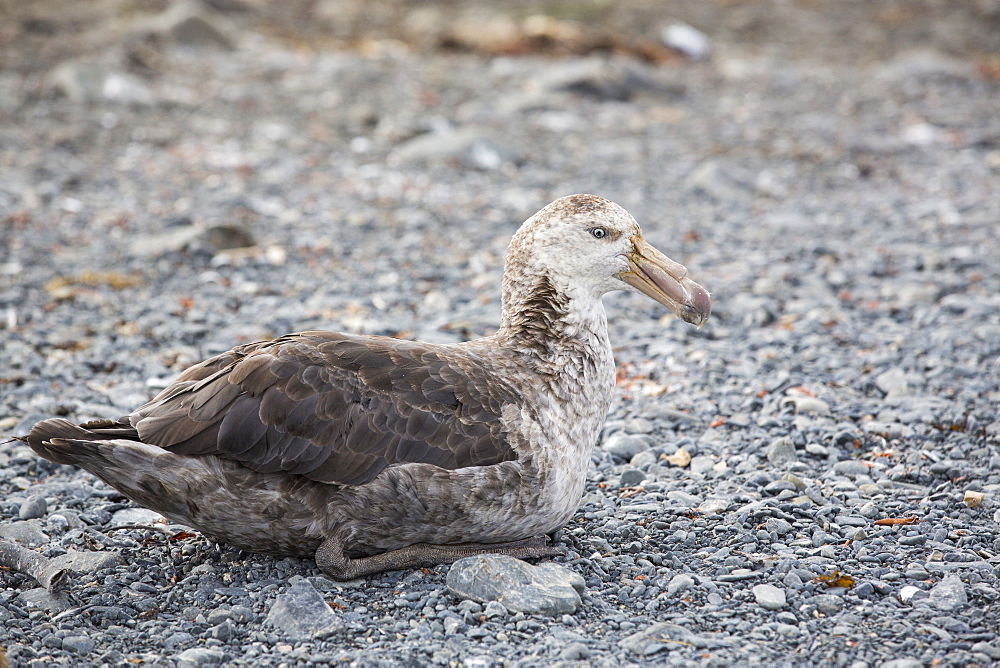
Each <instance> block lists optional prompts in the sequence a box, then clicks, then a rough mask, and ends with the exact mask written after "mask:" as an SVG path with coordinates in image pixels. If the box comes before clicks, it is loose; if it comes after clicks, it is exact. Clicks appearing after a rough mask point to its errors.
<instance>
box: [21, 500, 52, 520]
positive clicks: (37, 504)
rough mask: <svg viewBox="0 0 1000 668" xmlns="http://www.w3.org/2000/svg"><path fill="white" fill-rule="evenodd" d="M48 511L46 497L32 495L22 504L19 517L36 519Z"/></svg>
mask: <svg viewBox="0 0 1000 668" xmlns="http://www.w3.org/2000/svg"><path fill="white" fill-rule="evenodd" d="M47 512H48V504H47V503H46V502H45V497H43V496H38V495H32V496H29V497H28V498H27V499H25V501H24V503H22V504H21V508H20V509H19V510H18V513H17V515H18V517H20V518H21V519H22V520H34V519H38V518H40V517H45V514H46V513H47Z"/></svg>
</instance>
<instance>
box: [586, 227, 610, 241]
mask: <svg viewBox="0 0 1000 668" xmlns="http://www.w3.org/2000/svg"><path fill="white" fill-rule="evenodd" d="M590 233H591V234H592V235H594V238H595V239H603V238H604V237H606V236H608V231H607V230H606V229H604V228H603V227H592V228H590Z"/></svg>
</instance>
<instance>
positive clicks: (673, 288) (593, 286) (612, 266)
mask: <svg viewBox="0 0 1000 668" xmlns="http://www.w3.org/2000/svg"><path fill="white" fill-rule="evenodd" d="M687 273H688V272H687V269H686V268H685V267H684V266H683V265H681V264H679V263H677V262H674V261H673V260H671V259H670V258H668V257H667V256H666V255H664V254H663V253H661V252H660V251H658V250H656V249H655V248H653V247H652V246H650V245H649V244H648V243H646V241H645V239H643V238H642V230H641V229H640V228H639V224H638V223H637V222H635V219H634V218H633V217H632V216H631V215H630V214H629V213H628V211H626V210H625V209H623V208H622V207H620V206H618V205H617V204H615V203H614V202H611V201H609V200H606V199H604V198H603V197H597V196H596V195H570V196H569V197H563V198H561V199H557V200H556V201H554V202H552V203H551V204H549V205H548V206H546V207H545V208H544V209H542V210H541V211H539V212H538V213H536V214H535V215H534V216H532V217H531V218H529V219H528V220H527V221H525V223H524V224H523V225H522V226H521V228H520V229H519V230H518V231H517V233H515V234H514V238H513V239H512V240H511V243H510V247H509V248H508V250H507V258H506V264H505V272H504V289H503V292H504V294H503V297H504V304H505V308H508V307H511V308H517V306H516V304H519V303H522V302H524V301H525V299H530V298H531V295H532V293H533V292H537V291H538V290H539V288H540V287H541V288H542V289H543V290H544V291H546V292H548V291H551V292H552V293H553V294H554V295H556V296H562V297H563V298H566V299H568V300H570V301H572V300H575V299H580V298H582V299H588V300H597V299H600V297H601V296H602V295H604V294H605V293H608V292H612V291H614V290H630V291H633V292H639V293H642V294H645V295H647V296H649V297H651V298H653V299H655V300H656V301H658V302H659V303H661V304H663V305H664V306H666V307H667V308H669V309H670V310H671V311H673V312H674V313H675V314H677V316H678V317H680V318H682V319H683V320H685V321H687V322H690V323H692V324H695V325H701V324H703V323H704V322H705V321H706V320H707V319H708V316H709V313H710V312H711V299H710V297H709V294H708V292H707V291H706V290H705V289H704V288H702V287H701V286H700V285H698V284H697V283H695V282H694V281H692V280H691V279H690V278H688V276H687Z"/></svg>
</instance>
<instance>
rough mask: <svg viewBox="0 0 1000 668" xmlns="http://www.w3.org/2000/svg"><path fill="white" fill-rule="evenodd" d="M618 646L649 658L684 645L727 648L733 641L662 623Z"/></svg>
mask: <svg viewBox="0 0 1000 668" xmlns="http://www.w3.org/2000/svg"><path fill="white" fill-rule="evenodd" d="M618 644H619V645H621V646H622V647H624V648H625V649H627V650H629V651H631V652H632V653H634V654H637V655H639V656H641V657H648V656H652V655H653V654H657V653H659V652H662V651H663V650H673V649H678V648H679V647H681V646H684V645H687V646H690V647H694V648H696V649H715V648H718V647H727V646H729V645H730V644H731V641H729V640H728V639H726V638H722V637H718V636H717V635H715V634H708V633H705V634H696V633H692V632H691V631H689V630H687V629H685V628H684V627H683V626H679V625H677V624H671V623H669V622H662V623H659V624H653V625H652V626H649V627H647V628H646V629H644V630H642V631H638V632H636V633H634V634H632V635H630V636H628V637H627V638H625V639H623V640H621V641H620V642H619V643H618Z"/></svg>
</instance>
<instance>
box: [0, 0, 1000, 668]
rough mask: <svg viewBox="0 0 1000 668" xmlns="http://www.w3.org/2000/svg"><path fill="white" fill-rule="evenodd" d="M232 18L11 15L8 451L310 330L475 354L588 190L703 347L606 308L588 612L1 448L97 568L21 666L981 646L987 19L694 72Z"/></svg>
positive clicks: (995, 421) (30, 494)
mask: <svg viewBox="0 0 1000 668" xmlns="http://www.w3.org/2000/svg"><path fill="white" fill-rule="evenodd" d="M153 4H155V3H153ZM161 4H162V3H161ZM215 4H216V6H218V7H222V8H223V9H228V10H233V8H234V7H237V8H238V7H242V10H241V11H239V12H237V11H229V12H228V13H226V14H224V15H223V16H222V19H219V18H217V17H215V16H208V17H207V18H205V19H204V21H205V24H204V25H207V26H208V28H207V29H205V30H202V31H201V32H199V31H198V30H194V31H190V30H189V31H188V32H184V31H183V30H180V29H177V28H176V26H175V27H174V28H173V29H172V28H171V27H170V26H167V27H164V25H163V24H157V25H153V26H151V27H150V26H146V27H142V26H145V25H146V24H145V23H143V22H144V21H148V20H149V16H146V15H142V16H124V17H118V18H119V22H118V23H115V24H114V25H115V28H114V30H112V28H107V30H108V31H109V32H107V35H108V37H107V39H106V40H104V41H103V42H101V40H95V38H94V36H95V34H96V33H95V32H94V30H91V31H90V32H88V33H87V35H88V38H89V39H90V40H91V42H92V43H95V42H96V43H98V44H99V48H96V47H93V46H91V47H90V48H89V50H88V51H87V52H86V53H85V54H84V56H83V57H82V58H77V59H71V60H62V61H61V62H59V61H57V60H53V58H54V56H52V54H58V55H59V58H60V59H62V58H64V57H65V56H66V54H65V53H64V51H65V48H64V47H65V44H64V43H60V32H59V31H60V26H61V25H62V24H60V23H59V22H58V21H56V20H55V19H53V20H52V21H50V22H48V23H46V22H44V21H42V22H39V21H40V19H37V18H35V19H32V20H33V21H35V22H29V21H28V20H27V19H25V20H23V21H22V22H21V24H20V25H21V27H22V29H23V33H24V34H23V35H20V36H18V35H15V37H17V38H18V39H22V40H29V39H30V40H33V42H31V43H32V44H34V45H35V47H38V45H40V44H41V45H44V44H49V45H52V48H50V49H49V50H48V51H46V50H45V49H41V48H40V47H39V49H40V50H37V51H33V52H32V53H33V54H34V56H33V57H32V58H25V59H23V60H22V61H18V62H20V63H21V65H19V67H10V68H8V69H6V70H0V118H2V119H3V122H2V123H0V438H6V437H8V436H10V435H14V434H20V433H24V432H25V431H26V429H27V428H28V427H29V426H30V425H31V424H32V423H33V422H34V421H36V420H37V419H40V418H42V417H46V416H51V415H64V416H67V417H69V418H71V419H73V420H80V421H82V420H86V419H91V418H96V417H117V416H118V415H120V414H122V413H125V412H127V411H128V410H129V409H131V408H133V407H135V406H136V405H138V404H140V403H142V402H143V401H144V400H145V399H146V398H147V397H148V396H149V395H150V394H151V393H153V392H155V391H156V390H157V388H159V387H162V386H163V384H164V383H165V381H166V380H168V379H169V378H170V377H171V376H172V375H174V374H176V373H177V372H179V371H180V370H181V369H183V368H184V367H186V366H187V365H189V364H191V363H193V362H196V361H198V360H200V359H202V358H204V357H206V356H208V355H211V354H214V353H217V352H220V351H222V350H224V349H228V348H230V347H231V346H233V345H235V344H237V343H241V342H246V341H251V340H256V339H260V338H266V337H271V336H275V335H279V334H282V333H285V332H288V331H295V330H302V329H308V328H326V329H337V330H346V331H353V332H365V333H375V334H390V335H395V336H401V337H413V338H421V339H425V340H433V341H458V340H463V339H467V338H473V337H478V336H481V335H483V334H486V333H489V332H490V331H492V330H493V329H494V328H495V327H496V326H497V324H498V317H499V279H500V270H501V267H500V262H501V258H502V253H503V251H504V248H505V246H506V244H507V241H508V239H509V237H510V235H511V233H512V232H513V231H514V230H515V229H516V228H517V226H518V225H519V224H520V222H521V221H523V220H524V219H525V218H526V217H527V216H529V215H530V214H531V213H533V212H534V211H535V210H537V209H538V208H540V207H541V206H543V205H544V204H546V203H547V202H548V201H550V200H552V199H554V198H556V197H558V196H562V195H566V194H570V193H574V192H592V193H595V194H599V195H602V196H605V197H608V198H610V199H613V200H615V201H617V202H619V203H620V204H622V205H623V206H625V207H626V208H627V209H628V210H629V211H631V212H632V213H633V214H634V215H635V216H636V218H637V219H638V220H639V221H640V223H641V224H642V225H643V226H644V228H645V230H646V236H647V238H648V239H649V240H650V241H651V242H652V243H653V244H654V245H656V246H657V247H659V248H662V249H663V250H664V251H665V252H667V253H668V254H669V255H670V256H671V257H673V258H675V259H676V260H678V261H681V262H683V263H684V264H686V265H687V266H688V267H689V268H690V270H691V273H692V276H693V277H694V278H695V280H697V281H698V282H700V283H701V284H703V285H705V286H706V287H707V288H708V289H710V290H711V291H712V292H713V295H714V299H715V303H714V313H713V316H712V320H711V321H710V322H709V323H708V324H707V325H706V326H705V327H703V328H701V329H700V330H695V329H694V328H690V327H686V326H683V325H682V324H680V323H676V322H671V321H668V320H667V319H665V318H662V315H663V313H662V309H660V308H659V307H657V306H656V305H655V304H652V303H650V302H649V301H648V300H644V299H643V298H641V297H637V296H635V297H634V296H632V295H625V294H616V295H612V296H609V298H608V299H607V300H606V301H607V307H608V313H609V324H610V328H611V338H612V341H613V343H614V344H615V345H616V346H617V348H616V355H617V358H618V362H619V365H620V369H621V373H620V383H619V389H620V392H619V397H618V399H617V401H616V403H615V404H614V406H613V408H612V411H611V414H610V415H609V418H608V421H607V425H606V428H605V430H604V434H603V437H602V442H601V445H600V447H599V448H598V449H596V450H595V452H594V454H593V457H592V462H591V466H590V474H589V482H588V488H587V494H586V496H585V498H584V499H583V502H582V504H581V507H580V510H579V512H578V514H577V515H576V517H574V518H573V520H572V521H571V522H570V524H569V525H568V526H567V527H566V528H565V530H564V531H563V532H562V533H561V535H560V538H559V539H560V541H561V542H562V544H563V545H564V546H565V547H566V548H567V552H568V553H567V555H566V557H564V558H559V559H557V560H556V561H557V562H558V563H560V564H561V565H562V566H563V567H565V568H566V569H568V570H570V571H573V572H575V573H576V574H578V575H579V576H581V577H582V579H583V581H584V583H585V590H584V592H583V594H582V605H581V606H580V607H579V609H578V610H577V611H576V612H575V613H572V614H561V615H559V614H556V615H535V614H524V613H523V612H513V611H510V610H507V609H506V608H504V606H502V605H499V604H497V603H490V604H486V605H484V604H480V603H475V602H472V601H462V600H460V598H459V597H457V596H456V595H454V594H453V593H451V591H450V590H449V589H448V587H447V585H446V581H445V579H446V576H447V574H448V567H446V566H442V567H437V568H432V569H426V570H422V571H416V572H392V573H387V574H383V575H381V576H379V577H371V578H366V579H365V580H363V581H359V582H353V583H347V584H338V583H333V582H331V581H329V580H327V579H326V578H323V577H321V576H320V575H319V573H318V571H317V570H316V567H315V564H314V563H313V562H312V561H308V560H298V559H284V560H276V559H273V558H268V557H261V556H256V555H247V554H243V553H239V552H237V551H235V550H232V549H229V548H225V547H217V546H215V545H213V544H210V543H208V542H207V541H206V540H205V539H203V538H202V537H200V536H199V535H197V534H195V533H193V532H183V531H182V530H181V529H180V528H177V527H164V526H163V525H156V524H153V523H152V520H153V518H152V517H151V516H150V514H149V512H148V511H144V510H141V509H138V508H136V507H134V506H132V505H130V504H129V503H127V502H125V501H124V500H123V499H122V497H120V496H119V495H117V493H116V492H115V491H114V490H111V489H109V488H107V487H106V486H104V485H103V484H102V483H100V482H97V481H96V480H95V479H94V478H93V477H91V476H90V475H89V474H85V473H83V472H81V471H78V470H75V469H72V468H70V467H64V466H58V465H53V464H51V463H49V462H47V461H42V460H39V459H38V458H37V457H35V456H34V455H33V454H32V453H31V452H30V451H29V450H27V448H25V447H23V446H21V445H20V444H6V445H2V446H0V493H2V496H0V537H3V538H6V539H8V540H16V541H20V542H21V544H23V545H25V546H29V547H34V548H36V549H37V550H38V551H40V552H41V553H42V554H44V555H46V556H48V557H58V556H60V555H67V554H68V555H70V557H71V558H72V561H71V567H72V568H73V569H74V570H76V571H77V572H78V575H76V576H75V577H74V578H73V581H72V585H71V595H70V597H69V598H68V599H66V600H62V599H59V598H54V597H52V596H50V595H49V594H47V592H45V590H43V589H40V588H38V586H37V583H36V582H35V581H34V580H32V579H31V578H28V577H27V576H24V575H21V574H18V573H14V572H11V571H0V646H4V647H6V652H7V655H8V657H9V658H10V659H11V662H12V664H13V665H17V666H22V665H23V666H39V667H40V666H50V665H73V666H78V665H112V666H118V665H123V666H124V665H128V664H138V663H143V664H150V665H164V666H171V665H178V666H180V665H197V664H201V663H219V662H225V663H227V664H229V665H247V666H259V665H310V664H322V663H326V662H351V663H354V664H357V665H364V666H369V665H386V666H390V665H393V666H394V665H415V666H416V665H458V666H477V667H478V666H501V665H502V666H535V665H542V664H546V665H553V666H555V665H561V666H585V665H594V666H611V665H629V664H631V665H698V666H701V665H719V666H723V665H733V664H744V665H746V664H751V663H753V664H760V665H837V666H841V665H842V666H857V667H861V666H884V667H887V668H889V667H891V668H911V667H914V668H915V667H917V666H931V665H934V666H969V665H981V666H985V665H989V664H991V663H992V662H996V661H1000V637H998V628H1000V589H998V588H1000V526H998V521H1000V503H998V494H1000V418H998V408H1000V240H998V237H1000V115H998V114H997V108H998V105H1000V65H998V63H1000V61H998V56H997V55H996V54H998V53H1000V43H998V42H997V41H996V38H995V36H996V34H1000V32H997V31H994V41H993V42H990V43H987V46H988V47H989V48H990V49H992V52H990V51H988V50H987V51H984V50H982V49H983V48H984V47H983V46H982V44H981V43H977V44H976V45H975V48H972V47H969V48H961V47H962V45H961V44H959V45H958V46H956V40H955V39H951V40H950V41H949V40H948V39H945V37H949V38H954V34H953V33H951V32H949V31H948V30H947V29H946V27H945V28H942V27H941V24H935V26H936V27H935V30H933V31H930V30H928V31H921V30H919V28H920V26H921V24H919V22H918V23H917V24H912V23H910V24H907V25H908V26H909V27H910V28H912V30H910V31H909V32H907V33H906V34H907V35H911V36H912V35H916V36H917V38H916V41H917V42H919V44H916V45H918V46H920V47H921V48H920V49H919V50H916V51H914V50H910V49H909V48H900V49H885V48H884V45H883V48H882V49H881V51H879V52H878V53H877V54H875V55H876V56H878V57H873V58H871V59H868V60H866V61H865V62H863V63H859V62H848V61H850V60H851V59H850V58H839V59H832V60H830V59H824V58H823V53H818V54H814V55H815V56H816V57H814V58H807V57H798V56H797V55H796V57H791V56H789V54H790V53H793V52H794V50H782V49H780V48H773V49H762V48H759V47H760V46H761V45H760V44H759V43H756V44H755V45H754V46H755V47H758V48H755V49H742V50H741V49H740V45H739V44H734V43H724V42H720V41H714V42H713V41H711V40H712V39H713V35H714V33H712V31H711V30H709V29H708V27H706V26H702V27H703V29H706V31H707V32H708V33H709V38H710V44H711V45H712V47H713V49H714V52H713V55H712V56H710V57H709V58H708V59H707V60H705V61H701V62H687V61H685V60H684V59H683V58H682V57H680V56H677V55H676V54H668V55H669V57H666V56H664V57H660V56H661V55H662V54H660V52H656V53H655V54H653V56H650V54H649V53H646V54H645V56H644V57H640V56H641V54H637V53H628V52H622V51H621V50H620V49H615V53H613V54H609V53H607V52H605V51H602V50H600V49H590V48H587V49H583V51H584V52H582V53H576V54H575V55H572V56H555V55H551V54H547V53H537V52H534V51H532V50H531V49H528V50H527V51H526V52H525V53H520V54H518V55H503V54H497V53H487V52H488V51H490V49H480V50H476V49H468V50H465V51H447V50H441V49H437V48H433V49H425V48H417V47H416V46H413V45H412V44H408V43H406V42H405V41H401V40H397V39H378V40H374V39H368V40H360V41H358V42H356V43H354V44H353V46H352V48H349V49H348V48H338V49H334V48H314V47H310V46H303V45H302V44H299V43H296V42H294V41H293V40H288V39H284V38H279V37H276V36H275V33H276V31H273V30H272V31H266V30H259V31H258V30H251V29H249V28H248V27H247V26H248V24H247V20H248V19H247V13H248V12H250V13H252V8H253V6H254V5H253V4H252V3H251V4H248V5H237V4H235V3H222V2H217V3H215ZM723 4H725V3H723ZM779 4H784V3H779ZM793 4H795V3H793ZM805 4H808V3H805ZM969 4H970V5H973V4H975V3H969ZM44 5H45V3H42V6H44ZM94 6H96V5H91V6H90V8H91V9H93V7H94ZM796 6H797V5H796ZM979 6H980V7H981V9H982V12H983V14H982V17H981V19H982V21H984V22H986V21H994V22H995V21H997V10H996V9H995V8H992V13H990V10H991V5H990V3H987V2H982V3H979ZM151 7H152V5H151ZM150 16H152V13H150ZM814 18H815V19H816V20H817V21H821V20H822V17H821V16H819V17H814ZM904 18H905V17H904ZM241 21H242V22H243V23H241ZM663 21H664V22H665V23H667V22H669V16H666V15H664V17H663ZM230 23H231V24H232V26H235V27H236V28H237V29H236V30H235V31H229V30H228V29H229V28H230V27H231V26H230V25H229V24H230ZM665 23H664V24H665ZM189 25H190V23H189ZM574 25H575V24H573V23H572V22H567V21H562V20H555V19H553V23H550V24H548V27H547V28H545V31H546V35H548V37H547V38H546V39H548V40H549V41H548V42H546V43H547V44H551V43H553V42H554V43H556V44H558V43H559V40H560V39H562V37H561V35H562V34H563V32H560V31H561V30H563V31H564V30H565V29H567V27H569V28H572V27H573V26H574ZM859 25H860V24H859ZM955 25H960V24H959V23H956V24H955ZM961 25H964V24H961ZM122 26H125V28H122ZM136 26H139V28H137V27H136ZM241 26H242V27H241ZM203 27H204V26H203ZM925 27H926V26H925ZM140 28H141V29H140ZM867 28H869V33H867V34H869V36H870V29H871V28H872V25H867ZM213 30H214V31H215V32H214V33H213V32H212V31H213ZM792 32H794V31H790V32H789V34H792ZM814 32H815V31H814ZM820 32H821V31H820ZM720 34H723V33H720ZM724 34H729V33H724ZM724 34H723V35H724ZM769 34H773V35H777V36H780V35H781V31H780V30H778V29H775V28H774V27H772V29H771V30H770V31H769ZM795 34H798V33H795ZM806 34H809V33H806ZM942 35H943V36H944V37H942ZM8 36H9V33H8ZM567 39H568V38H567ZM718 39H721V37H720V38H717V40H718ZM789 39H791V37H790V38H789ZM185 41H195V42H199V44H195V45H193V46H192V45H189V44H183V43H182V42H185ZM869 41H870V40H869ZM230 42H231V43H230ZM21 43H27V42H25V41H22V42H21ZM837 44H838V48H839V50H838V51H837V52H836V53H837V54H841V55H843V52H844V49H843V42H842V41H837ZM233 45H235V48H233V49H230V48H227V47H228V46H233ZM777 46H780V44H779V45H777ZM903 46H906V47H909V46H914V44H911V43H907V44H904V45H903ZM966 46H968V44H967V43H966ZM5 48H7V49H8V50H9V49H10V48H11V47H10V42H9V40H8V43H7V45H6V46H5ZM976 49H979V50H976ZM578 50H579V49H578ZM494 51H495V49H494ZM794 53H797V52H794ZM866 53H869V52H866ZM991 53H992V55H991ZM46 54H48V56H47V55H46ZM657 54H660V55H657ZM869 55H871V54H869ZM654 56H655V57H654ZM46 58H48V60H47V59H46ZM12 62H13V61H12ZM118 526H121V527H122V528H115V527H118ZM150 526H152V527H153V528H149V527H150ZM77 552H82V553H84V555H85V556H82V557H81V556H79V555H75V554H74V553H77ZM63 558H64V559H67V557H63ZM306 584H308V585H309V586H308V587H307V586H306ZM303 591H305V592H306V594H311V592H313V591H318V592H319V593H320V594H321V595H322V597H323V599H324V600H325V602H326V603H327V604H328V605H329V608H330V610H332V611H333V613H334V615H335V616H336V624H334V625H332V626H330V627H329V628H328V629H327V630H326V631H325V632H323V633H321V634H314V635H312V636H310V637H308V638H305V639H303V638H301V637H298V636H296V635H295V634H294V633H290V632H288V631H287V630H283V627H282V626H281V624H276V623H272V622H274V621H275V619H276V617H277V616H279V615H280V614H282V613H283V611H284V610H285V609H286V608H287V599H282V598H281V597H282V596H292V595H297V594H296V593H301V592H303Z"/></svg>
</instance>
